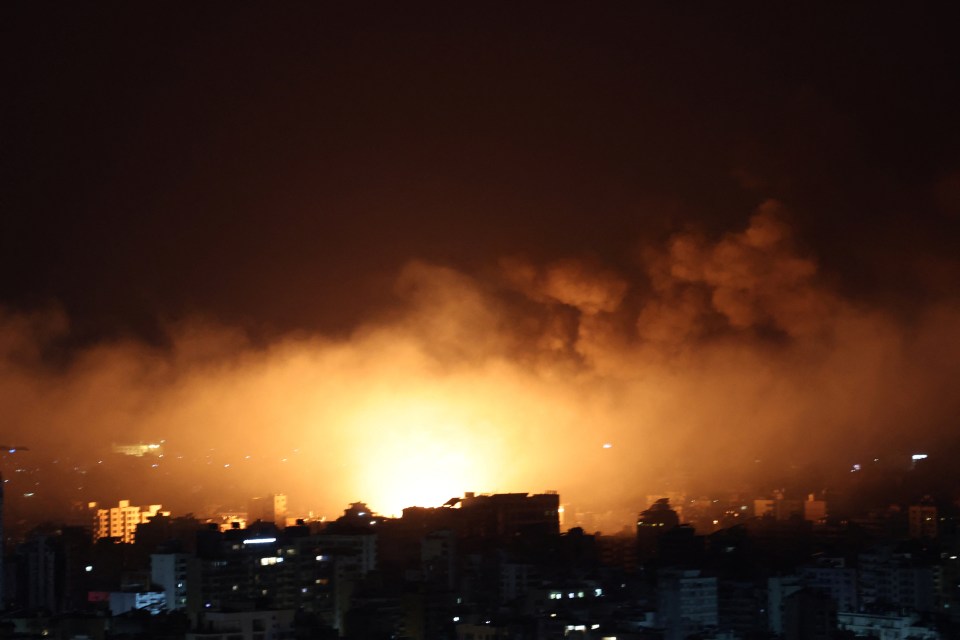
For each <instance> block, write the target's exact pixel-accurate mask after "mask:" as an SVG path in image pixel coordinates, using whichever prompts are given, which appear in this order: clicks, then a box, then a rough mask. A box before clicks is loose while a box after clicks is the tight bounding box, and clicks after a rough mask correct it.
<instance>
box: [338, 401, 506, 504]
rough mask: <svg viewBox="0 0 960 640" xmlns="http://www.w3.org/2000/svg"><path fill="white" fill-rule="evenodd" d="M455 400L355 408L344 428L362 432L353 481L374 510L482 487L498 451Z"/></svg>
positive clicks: (486, 485) (439, 499)
mask: <svg viewBox="0 0 960 640" xmlns="http://www.w3.org/2000/svg"><path fill="white" fill-rule="evenodd" d="M469 413H470V412H469V409H468V408H467V406H464V405H458V404H457V402H456V401H455V400H429V401H428V400H418V399H411V398H393V399H383V400H373V401H371V402H369V403H368V404H367V405H365V406H363V407H360V408H359V410H358V412H357V414H356V415H355V416H354V417H353V419H352V421H351V422H352V424H351V426H350V427H349V428H350V429H351V430H352V431H356V432H358V433H362V434H366V436H365V438H364V440H365V441H364V442H361V443H359V446H357V447H356V448H355V449H354V451H353V452H352V459H353V463H352V464H353V467H354V468H353V475H354V482H353V483H354V485H355V486H356V491H357V492H358V495H359V496H362V497H363V499H364V500H366V501H367V502H368V504H370V506H371V508H373V509H374V510H375V511H377V512H379V513H381V514H383V515H390V516H397V515H400V514H401V512H402V511H403V508H404V507H409V506H424V507H436V506H440V505H441V504H443V503H444V502H446V501H447V500H449V499H450V498H452V497H455V496H461V495H463V492H464V491H465V490H475V489H476V490H485V489H487V488H489V487H490V486H492V485H493V484H494V482H493V478H491V477H489V476H490V474H491V473H492V472H494V471H495V467H494V465H491V464H484V462H485V461H491V460H495V459H497V458H498V456H500V455H502V454H503V452H502V451H498V450H497V448H496V447H495V446H491V445H490V443H489V442H485V441H484V440H483V438H482V434H483V430H478V429H476V428H472V426H471V422H474V420H471V417H470V415H469Z"/></svg>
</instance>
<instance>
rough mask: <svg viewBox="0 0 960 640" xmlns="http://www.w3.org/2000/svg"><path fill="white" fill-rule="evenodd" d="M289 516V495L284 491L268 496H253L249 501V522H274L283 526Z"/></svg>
mask: <svg viewBox="0 0 960 640" xmlns="http://www.w3.org/2000/svg"><path fill="white" fill-rule="evenodd" d="M286 518H287V496H286V495H284V494H282V493H271V494H270V495H267V496H262V497H257V498H251V499H250V502H249V503H247V522H248V523H254V522H256V521H257V520H260V521H261V522H272V523H274V524H276V525H277V526H283V525H284V524H285V523H286Z"/></svg>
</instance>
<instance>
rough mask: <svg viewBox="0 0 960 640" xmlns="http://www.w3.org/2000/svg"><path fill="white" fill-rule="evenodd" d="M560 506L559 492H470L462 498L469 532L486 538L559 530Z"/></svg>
mask: <svg viewBox="0 0 960 640" xmlns="http://www.w3.org/2000/svg"><path fill="white" fill-rule="evenodd" d="M559 509H560V496H559V495H558V494H556V493H541V494H535V495H529V494H526V493H495V494H492V495H479V496H478V495H475V494H473V493H467V494H466V495H465V496H464V498H463V500H461V501H460V510H461V512H462V517H463V520H464V522H465V524H466V528H467V532H468V535H474V536H478V537H487V538H493V537H496V538H510V537H513V536H516V535H518V534H532V535H544V534H546V535H551V534H554V535H555V534H559V533H560V513H559Z"/></svg>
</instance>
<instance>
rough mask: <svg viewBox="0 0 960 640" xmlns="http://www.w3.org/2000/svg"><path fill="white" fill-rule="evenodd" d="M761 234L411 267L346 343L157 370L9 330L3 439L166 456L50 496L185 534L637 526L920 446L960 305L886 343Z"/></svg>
mask: <svg viewBox="0 0 960 640" xmlns="http://www.w3.org/2000/svg"><path fill="white" fill-rule="evenodd" d="M785 219H786V218H785V216H784V213H783V212H782V210H781V209H780V207H779V205H777V204H776V203H772V202H771V203H766V204H764V205H763V206H761V207H760V208H759V209H758V211H757V212H756V214H755V215H754V216H753V217H752V218H751V220H750V222H749V225H748V226H747V227H746V228H745V229H743V230H741V231H737V232H732V233H729V234H727V235H724V236H723V237H720V238H710V237H707V236H705V235H703V234H698V233H694V232H684V233H680V234H677V235H675V236H673V237H672V238H671V239H670V240H669V242H668V243H667V244H666V245H665V246H662V247H644V249H643V251H642V252H640V253H641V254H642V256H643V257H642V260H641V261H640V262H639V263H638V264H637V265H636V267H637V270H638V272H639V273H640V276H639V277H638V276H637V274H636V273H632V274H626V273H621V272H620V271H618V270H617V269H615V268H613V267H612V266H609V265H604V264H602V263H601V262H600V261H599V260H597V259H596V258H590V259H578V258H568V259H564V260H560V261H558V262H556V263H551V264H536V263H533V262H531V261H528V260H524V259H522V258H516V257H513V258H509V259H503V260H501V261H500V263H499V271H498V272H497V275H496V276H495V277H490V276H489V274H488V275H487V276H485V277H483V278H480V277H475V276H472V275H470V274H466V273H463V272H459V271H456V270H454V269H451V268H448V267H444V266H438V265H433V264H427V263H423V262H418V261H413V262H411V263H410V264H408V265H407V267H406V268H405V269H404V270H403V271H402V273H400V274H399V276H398V278H397V285H396V294H397V296H398V298H399V300H400V302H399V303H398V304H396V305H394V306H393V307H391V308H390V309H389V310H388V311H386V312H384V314H383V315H382V316H381V317H379V318H377V319H371V320H370V321H369V322H368V323H367V324H366V325H364V326H362V327H359V328H357V329H356V331H355V332H354V333H353V334H352V335H351V336H350V337H349V338H348V339H338V340H333V339H328V338H325V337H323V336H318V335H289V336H286V337H282V338H279V339H277V340H275V341H274V342H272V343H271V344H268V345H266V346H262V345H254V344H252V343H251V342H250V341H249V340H248V339H247V338H246V336H245V334H244V333H243V332H242V331H241V330H239V329H234V328H230V327H223V326H220V325H218V324H216V323H213V322H208V321H203V320H202V319H196V318H194V319H190V320H185V321H183V322H181V323H178V324H173V325H171V326H169V327H168V332H169V336H170V341H171V345H172V346H171V347H170V348H169V349H156V348H152V347H148V346H145V345H143V344H140V343H138V342H135V341H117V342H111V343H105V344H100V345H98V346H96V347H93V348H88V349H86V350H83V351H82V352H80V353H78V354H77V355H76V357H75V358H74V359H73V360H72V361H71V362H70V363H69V365H66V366H65V367H60V368H52V367H50V366H47V365H45V364H43V361H42V358H41V357H40V353H41V351H42V349H43V347H44V345H47V344H49V342H50V341H51V340H53V339H55V338H56V337H57V336H62V335H64V333H65V332H68V331H69V327H68V322H67V319H66V318H64V317H63V316H62V314H58V313H57V312H55V311H54V312H46V313H38V314H35V315H31V316H24V315H16V314H7V315H5V316H2V318H0V415H2V416H3V420H4V427H3V429H4V434H5V437H6V438H9V439H11V440H18V441H22V443H23V444H27V445H28V446H32V447H33V448H34V449H35V450H36V451H38V452H39V451H52V450H57V451H63V452H64V455H70V456H74V457H76V458H78V459H79V458H84V459H90V460H94V461H95V460H97V459H98V458H102V457H103V456H104V452H106V451H107V449H108V448H109V445H110V443H111V442H128V441H139V440H142V441H154V440H158V439H161V438H162V439H165V440H166V447H167V451H169V452H170V458H169V459H166V460H164V461H161V463H160V465H159V467H158V469H157V471H156V477H157V481H156V482H155V483H154V484H150V483H148V484H147V485H144V486H138V487H129V488H128V487H124V486H123V484H122V478H121V479H119V480H118V485H117V489H116V492H117V494H118V495H110V496H106V495H98V496H86V495H84V494H83V493H82V491H80V490H79V489H77V490H74V489H73V488H64V489H62V490H63V491H64V493H66V494H69V495H70V497H72V498H76V497H78V496H83V497H88V498H90V499H100V500H111V499H116V498H118V497H127V496H126V495H125V494H129V493H137V492H140V493H141V494H144V498H143V499H159V500H163V501H164V502H166V503H168V504H171V505H172V506H173V507H174V508H179V509H181V510H187V509H191V510H195V511H202V510H203V509H204V508H205V507H206V506H207V505H210V504H215V503H217V502H218V501H221V502H226V501H229V500H235V501H236V500H240V499H241V498H243V497H245V496H249V495H254V494H263V493H268V492H272V491H282V492H286V493H288V494H289V495H290V498H291V504H292V505H294V507H295V508H299V509H302V510H305V509H313V510H315V511H318V512H320V513H325V514H327V515H335V514H336V513H337V511H338V510H340V509H341V508H342V507H343V506H344V505H345V504H346V503H348V502H351V501H356V500H363V501H366V502H367V503H368V504H369V505H370V506H371V507H372V508H373V509H375V510H377V511H380V512H384V513H394V514H395V513H398V512H399V511H400V510H401V509H402V508H403V507H404V506H409V505H413V504H419V505H425V506H435V505H439V504H441V503H443V502H444V501H446V500H447V499H448V498H450V497H453V496H457V495H462V493H463V492H464V491H471V490H472V491H542V490H547V489H556V490H558V491H560V492H561V493H562V494H563V496H564V501H565V502H567V501H574V502H576V503H578V504H582V505H585V506H593V507H594V508H597V509H609V508H619V507H623V508H626V509H628V510H632V511H635V510H636V509H637V508H642V507H644V506H645V505H644V504H643V502H642V497H643V496H645V495H646V494H647V493H651V492H654V491H657V490H662V489H663V488H665V487H664V484H665V483H667V482H677V481H678V480H676V479H677V478H680V479H684V478H685V479H686V480H687V481H689V482H698V481H699V482H708V483H713V484H722V483H723V482H725V481H733V480H734V479H736V478H737V477H739V476H738V475H737V474H738V472H743V471H744V470H745V469H747V470H748V469H750V468H751V467H750V465H751V464H752V463H753V461H754V460H755V459H759V458H778V459H779V458H782V459H783V460H784V463H785V464H786V463H787V462H796V463H801V464H802V463H804V462H809V461H811V460H817V459H827V460H834V459H836V460H843V459H846V458H851V457H855V456H858V455H861V454H862V455H868V454H872V452H874V451H879V450H883V449H884V448H885V447H895V446H910V445H911V444H913V443H916V444H917V445H918V446H921V447H927V446H932V445H934V444H935V443H937V442H939V441H942V440H943V439H944V438H946V437H947V436H948V435H949V433H950V429H951V428H952V427H954V426H955V416H956V415H957V409H958V408H960V407H958V400H957V398H956V397H954V396H952V395H951V391H952V389H951V386H952V385H951V382H950V381H951V380H956V379H957V374H958V373H960V337H958V333H957V331H956V327H957V326H960V304H958V302H957V300H956V299H944V300H940V301H937V302H935V303H932V304H930V305H929V306H928V307H927V308H924V309H919V310H916V312H915V313H914V314H913V315H912V317H911V319H910V320H901V319H899V316H896V315H894V314H892V313H888V312H886V311H884V310H881V309H878V308H870V307H866V306H863V305H860V304H856V303H854V302H852V301H850V300H847V299H845V298H844V297H843V296H841V295H839V294H838V293H837V292H835V291H832V290H830V288H828V287H826V286H824V285H823V284H822V282H821V280H820V275H819V273H818V267H817V264H816V261H815V260H814V259H813V258H812V257H811V256H808V255H805V254H804V253H803V252H801V251H799V250H798V249H797V248H796V247H795V245H794V239H793V237H792V231H791V229H790V227H789V225H788V224H787V222H786V221H785ZM605 443H610V444H611V445H612V446H611V447H609V448H605V447H604V446H603V445H604V444H605ZM177 453H179V454H180V455H182V456H183V458H182V459H174V458H173V456H174V455H175V454H177ZM101 464H104V463H101ZM104 473H106V472H104ZM164 474H166V475H164ZM741 475H744V474H742V473H741ZM55 490H58V491H59V490H61V488H56V489H55ZM221 496H222V497H221ZM132 497H133V498H134V499H138V497H139V496H138V495H133V496H132Z"/></svg>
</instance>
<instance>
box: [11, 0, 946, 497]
mask: <svg viewBox="0 0 960 640" xmlns="http://www.w3.org/2000/svg"><path fill="white" fill-rule="evenodd" d="M0 24H2V27H0V28H2V30H3V31H4V36H3V37H2V38H0V47H2V55H0V69H2V78H3V90H2V91H0V105H2V110H3V116H2V123H0V127H2V134H0V135H2V138H0V148H2V153H0V162H2V165H0V175H2V176H3V179H2V191H0V207H2V212H3V213H2V219H0V356H2V366H0V415H3V416H4V423H5V424H4V425H3V426H2V430H3V431H4V432H5V434H6V435H8V436H9V437H11V438H20V439H24V440H33V441H37V442H35V443H34V444H35V445H37V446H39V447H40V448H41V449H42V448H43V446H45V443H52V442H57V443H64V446H68V447H72V448H73V450H76V451H87V450H92V449H91V447H94V444H93V443H96V442H102V443H108V444H109V442H111V441H119V440H121V439H123V438H127V439H130V440H133V441H137V440H141V439H142V440H144V441H147V440H153V439H156V438H160V437H166V438H167V439H168V441H169V442H171V443H179V444H178V446H181V447H183V448H184V450H185V451H189V452H193V454H194V455H199V454H197V453H196V452H197V451H201V450H203V451H206V450H207V449H208V448H210V447H212V446H213V444H212V443H217V446H218V447H220V446H221V445H222V439H223V438H225V437H227V438H228V439H229V440H230V441H231V443H236V442H241V443H242V446H241V445H239V444H237V445H231V446H233V448H231V446H227V447H226V449H227V451H226V452H224V453H223V456H224V457H223V459H224V460H227V459H228V458H230V456H234V457H236V458H237V459H241V458H242V454H246V453H247V449H250V450H258V451H264V452H265V451H269V455H270V456H273V458H276V459H281V456H284V455H286V454H284V453H283V452H284V451H288V450H291V451H292V450H293V449H299V450H300V451H301V452H307V451H313V452H314V453H311V454H309V455H311V456H313V457H311V458H310V460H311V462H310V464H311V465H315V468H314V470H313V471H312V472H316V468H322V469H329V471H320V472H319V473H320V474H321V476H322V478H321V480H322V482H323V483H328V484H327V485H326V486H330V487H336V488H331V489H329V490H325V491H326V493H325V494H324V495H322V496H317V495H313V494H312V493H311V491H313V490H312V489H307V488H304V487H306V486H307V485H308V483H307V482H306V480H305V478H306V477H307V472H306V471H296V472H291V474H290V476H289V477H290V478H292V479H290V480H288V482H287V485H285V486H280V487H277V488H276V489H275V490H286V491H288V492H289V493H291V495H292V496H293V499H294V502H295V503H296V501H298V500H299V501H300V503H302V504H323V505H326V504H329V505H334V506H335V505H338V504H345V503H346V502H348V501H349V500H353V499H367V500H370V501H371V503H372V506H374V507H375V508H376V507H377V504H376V499H375V496H374V494H375V492H376V491H377V489H376V488H375V486H376V483H375V482H374V480H378V481H380V480H382V476H379V475H377V474H378V473H380V472H378V471H375V470H371V469H369V468H367V467H365V466H364V464H363V463H361V462H358V461H360V460H364V459H370V460H380V461H381V462H382V463H383V464H386V463H385V462H383V460H388V459H393V457H401V458H403V457H404V456H406V457H407V461H408V463H410V462H412V464H409V465H408V466H406V467H399V468H397V469H392V471H391V473H393V474H394V475H395V476H396V475H400V476H403V475H404V474H408V473H409V474H413V475H416V474H417V473H418V471H417V470H416V469H415V468H416V467H418V466H420V467H422V465H418V464H416V455H421V453H423V452H424V451H426V452H428V453H427V454H423V455H427V456H428V458H429V459H430V460H445V461H446V462H444V464H445V465H448V466H443V467H442V468H438V469H434V470H433V471H431V473H435V474H438V475H436V476H435V477H441V476H442V477H444V478H449V477H450V476H456V478H455V479H456V481H457V482H459V483H461V484H462V483H473V484H472V485H471V486H451V487H450V488H451V491H453V490H471V489H477V490H491V489H497V490H530V491H537V490H542V489H544V488H559V489H561V490H564V491H568V492H570V494H572V495H573V496H575V497H578V498H580V499H582V500H584V501H590V500H593V501H597V502H604V501H606V502H613V499H612V498H609V497H608V496H607V493H617V495H621V494H626V493H629V492H628V491H627V489H625V488H624V487H630V491H635V492H637V493H638V494H643V491H642V489H641V488H639V485H642V484H643V483H644V482H647V481H648V479H649V478H650V473H651V472H650V465H649V464H647V463H645V462H644V460H645V459H647V458H657V459H659V460H662V459H663V458H673V459H691V460H694V464H691V465H689V466H691V467H693V468H695V469H696V470H697V471H696V473H701V472H702V473H705V474H708V475H709V473H711V472H714V471H716V472H719V471H720V470H723V471H724V472H725V473H726V472H729V470H730V469H731V468H732V467H735V466H736V465H739V464H741V462H742V461H743V460H750V461H752V460H754V459H755V458H765V457H766V454H767V453H769V452H770V451H771V449H774V450H778V449H787V450H792V451H794V452H796V455H797V456H798V457H799V458H801V459H802V461H803V462H811V461H815V460H820V459H823V458H825V457H827V458H829V457H831V456H833V457H835V458H836V459H837V461H838V462H837V463H838V464H840V463H843V464H846V463H848V462H856V456H858V455H867V452H866V450H865V449H864V443H869V448H872V449H871V451H873V450H876V451H881V450H883V451H886V450H887V449H886V448H889V449H890V450H897V451H901V450H902V451H909V450H910V449H911V448H917V447H920V448H936V447H947V446H950V445H951V443H952V442H953V437H954V434H955V433H956V427H957V426H960V425H958V424H957V415H958V410H960V400H958V399H957V398H956V397H955V396H956V393H955V392H956V388H957V383H958V381H960V337H958V334H960V286H958V283H960V251H958V247H960V126H958V116H957V114H960V40H958V38H957V37H956V24H957V22H956V19H955V15H951V13H950V12H949V11H948V5H947V4H943V5H941V6H935V5H932V4H930V5H926V4H924V5H918V6H913V5H910V6H907V5H890V6H881V5H877V4H875V3H872V4H869V5H868V4H850V5H842V6H838V5H835V4H831V5H826V4H825V5H822V6H820V7H810V6H802V7H801V6H790V7H785V6H769V5H767V4H763V3H744V4H738V3H734V4H730V3H723V4H715V5H693V4H688V3H658V4H655V3H611V4H606V5H601V6H596V5H591V6H587V5H566V4H564V3H559V4H557V3H535V4H524V5H523V6H517V5H516V4H515V3H502V4H496V3H494V4H490V3H483V4H478V5H467V4H458V5H457V6H443V7H440V6H437V7H432V8H427V7H425V6H422V5H419V6H406V5H397V4H387V3H384V4H382V5H377V4H369V5H366V4H365V5H361V6H357V5H354V4H352V3H336V4H333V3H331V4H313V3H290V4H287V5H284V6H281V7H272V8H271V9H270V10H268V9H267V8H266V7H264V6H262V5H260V6H255V5H253V4H248V3H210V4H203V5H200V6H190V7H184V8H182V10H173V8H172V7H171V6H170V5H144V4H140V3H138V4H136V5H108V4H103V5H89V4H86V3H83V4H61V5H54V4H37V3H22V4H14V5H7V6H4V7H3V8H2V9H0ZM494 407H495V408H494ZM308 414H309V415H310V416H311V417H310V419H309V420H307V419H306V418H305V417H304V416H306V415H308ZM358 415H362V416H363V417H362V418H361V417H357V416H358ZM263 430H268V431H269V432H270V433H271V434H274V436H276V437H275V438H274V439H272V440H270V445H265V444H264V442H263V441H262V440H261V438H262V436H259V435H256V434H259V433H261V432H262V431H263ZM608 440H609V441H611V442H612V443H613V447H611V448H609V449H601V444H603V443H605V442H607V441H608ZM546 441H549V442H550V443H551V444H550V445H549V446H547V450H548V453H545V454H544V455H542V456H538V457H537V460H535V461H529V460H528V459H527V458H528V457H529V450H530V447H531V446H537V443H540V442H546ZM620 442H623V443H624V446H629V447H630V448H631V453H630V454H629V455H628V454H626V453H623V454H621V453H618V452H619V451H621V449H618V446H619V443H620ZM372 443H379V444H380V445H381V446H382V447H385V449H384V451H383V452H382V453H377V452H371V451H370V447H371V444H372ZM444 443H445V444H444ZM274 445H275V447H276V451H274V450H273V449H270V447H272V446H274ZM244 447H246V448H244ZM432 447H439V448H437V449H434V448H432ZM885 447H886V448H885ZM744 448H746V449H748V450H742V449H744ZM234 449H235V450H234ZM464 449H470V450H471V451H473V452H474V453H475V452H478V451H482V452H483V453H484V455H488V456H489V457H490V458H489V459H497V458H503V457H506V458H508V459H511V460H514V461H515V464H513V465H509V466H510V467H516V468H517V469H519V471H517V470H513V471H502V470H498V469H493V470H492V471H500V472H501V473H502V474H503V475H501V476H499V477H497V476H494V477H491V475H490V472H489V470H487V471H485V470H484V465H483V464H480V462H478V460H476V459H466V458H463V456H468V457H469V455H470V454H469V453H464ZM708 449H709V450H710V452H711V455H710V456H708V457H707V458H703V459H701V458H700V457H698V456H700V455H701V454H700V453H697V452H700V451H704V450H708ZM221 450H222V449H218V451H221ZM583 451H591V452H593V451H596V454H594V453H590V454H589V455H585V454H582V452H583ZM653 451H656V452H657V454H656V455H654V454H652V453H651V452H653ZM411 452H414V453H411ZM368 454H369V455H370V456H372V457H371V458H368V457H367V456H368ZM608 454H609V455H610V456H613V455H622V456H623V457H622V458H618V459H617V461H616V462H615V463H614V464H610V463H609V461H608V460H605V459H604V458H602V456H604V455H608ZM218 455H219V453H218ZM264 455H265V456H267V455H268V453H264ZM302 455H307V453H302ZM870 455H872V453H870ZM378 456H382V458H380V457H378ZM410 456H413V458H412V459H411V458H410ZM458 456H459V457H458ZM273 458H271V460H272V459H273ZM230 459H232V458H230ZM489 459H488V460H487V463H488V462H489ZM218 460H220V459H219V458H218ZM344 460H349V461H350V462H344ZM225 464H226V463H225ZM271 464H272V463H271ZM487 466H489V465H487ZM685 468H686V467H685ZM270 469H271V470H272V469H273V467H272V466H271V467H270ZM348 469H349V470H348ZM453 469H456V470H457V471H456V472H454V471H452V470H453ZM463 469H468V470H470V469H472V470H473V471H471V472H470V473H466V475H464V476H463V477H460V476H457V473H459V472H460V471H462V470H463ZM658 469H659V467H658ZM660 470H661V471H662V469H660ZM205 473H206V472H205ZM271 473H272V471H271ZM597 474H599V476H602V477H601V478H600V480H597V477H598V475H597ZM604 474H606V475H604ZM347 476H349V478H348V479H347V480H344V478H345V477H347ZM198 477H199V476H198ZM265 477H266V475H265ZM284 477H285V476H284ZM431 477H434V476H431ZM435 477H434V478H435ZM202 478H203V479H202V480H197V481H196V482H195V483H194V484H193V485H191V487H193V490H194V491H195V492H196V493H197V494H200V493H202V492H207V491H212V490H214V488H216V487H220V486H222V487H227V489H224V491H227V490H228V489H230V488H232V489H230V490H233V491H235V492H236V493H237V494H241V493H243V492H244V491H247V492H252V491H253V490H255V487H251V486H250V485H248V484H244V482H245V481H242V482H240V483H239V484H237V483H234V484H231V483H233V482H234V481H232V480H231V481H229V482H227V481H223V480H211V479H210V477H209V476H206V475H204V476H203V477H202ZM588 480H590V481H589V482H588ZM600 481H602V483H603V487H604V489H598V488H597V484H596V483H597V482H600ZM250 482H251V483H252V482H253V480H250ZM278 482H279V481H278ZM311 482H312V480H311ZM417 482H419V483H420V484H417V483H414V484H417V486H418V487H420V489H422V488H423V486H426V485H429V484H430V483H431V482H432V481H431V480H430V479H429V478H419V480H418V481H417ZM537 483H540V484H537ZM591 483H592V484H591ZM281 484H282V483H281ZM453 484H454V485H455V484H456V483H453ZM160 485H162V483H158V486H160ZM541 485H542V486H541ZM309 486H314V485H309ZM611 487H616V490H614V489H613V488H611ZM272 490H273V488H272ZM362 492H367V494H364V495H360V494H361V493H362ZM410 496H411V497H410V498H409V499H410V500H429V499H435V497H434V496H432V495H431V496H429V497H427V496H426V495H424V494H422V493H421V494H416V492H415V491H413V492H412V493H411V494H410ZM448 497H449V496H448ZM404 499H406V498H405V496H394V497H391V498H389V500H392V502H390V508H396V506H397V505H398V504H402V500H404ZM324 501H326V502H324ZM384 501H385V502H387V501H388V499H387V498H384ZM440 502H442V500H441V501H440ZM440 502H438V504H439V503H440ZM382 508H386V507H382Z"/></svg>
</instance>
